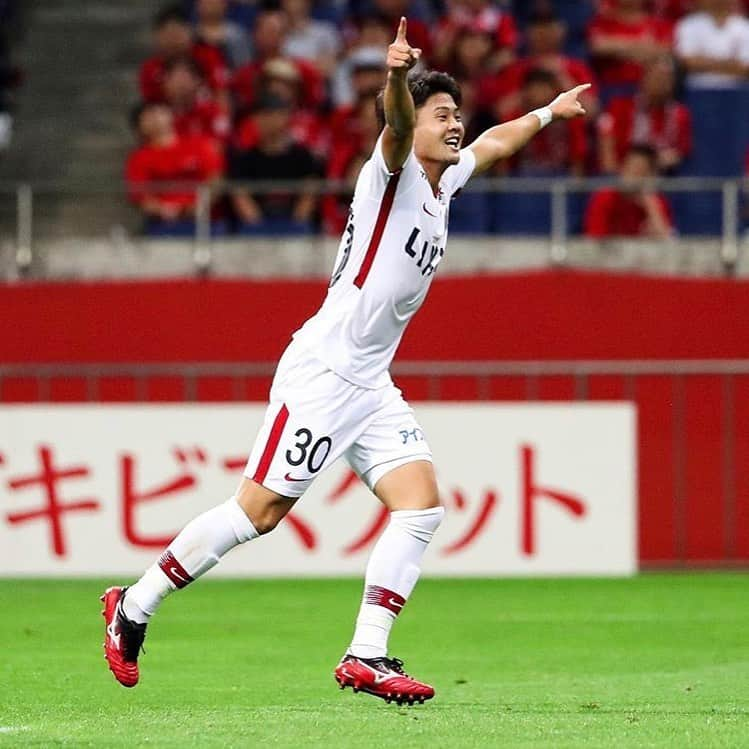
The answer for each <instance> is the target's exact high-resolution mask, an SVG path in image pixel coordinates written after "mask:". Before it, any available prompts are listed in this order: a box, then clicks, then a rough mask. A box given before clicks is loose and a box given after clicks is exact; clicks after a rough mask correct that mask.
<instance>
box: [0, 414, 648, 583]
mask: <svg viewBox="0 0 749 749" xmlns="http://www.w3.org/2000/svg"><path fill="white" fill-rule="evenodd" d="M415 407H416V412H417V416H418V418H419V421H420V422H421V425H422V426H423V428H424V431H425V432H426V435H427V438H428V440H429V443H430V445H431V448H432V451H433V454H434V460H435V465H436V469H437V477H438V481H439V484H440V491H441V494H442V498H443V502H444V504H445V506H446V508H447V515H446V519H445V522H444V523H443V524H442V526H441V527H440V529H439V531H438V532H437V534H436V536H435V539H434V541H433V543H432V545H431V547H430V549H429V550H428V552H427V554H426V557H425V562H424V572H425V574H435V575H539V574H544V575H567V574H585V575H587V574H592V575H604V574H605V575H625V574H631V573H633V572H634V571H635V569H636V566H637V538H636V518H637V507H636V500H635V495H636V458H635V454H636V453H635V431H636V426H635V410H634V407H633V406H632V405H631V404H627V403H588V404H577V403H576V404H563V403H541V404H532V405H526V404H467V403H465V404H461V403H454V404H449V405H448V404H431V403H429V404H426V403H425V404H416V406H415ZM264 409H265V407H264V406H262V405H249V404H242V405H236V404H231V405H214V404H210V405H208V404H206V405H183V404H180V405H174V406H171V405H153V406H141V405H137V406H134V405H130V404H128V405H122V406H117V405H97V406H79V405H76V406H64V405H50V406H37V405H33V406H8V407H0V574H1V575H3V576H6V577H7V576H13V575H40V576H41V575H45V576H46V575H54V576H76V575H97V576H105V577H113V578H114V579H121V577H122V576H132V575H134V574H136V573H140V572H141V571H142V570H143V569H145V568H146V567H147V566H148V565H149V564H151V562H152V561H153V560H154V559H155V558H156V557H157V556H158V554H159V553H160V552H161V550H162V549H163V547H164V546H166V545H167V544H168V542H169V541H170V540H171V538H172V537H173V536H174V535H175V534H176V533H177V532H178V531H179V529H180V528H181V527H182V526H183V525H184V524H185V523H186V522H187V521H188V520H190V519H191V518H192V517H193V516H194V515H195V514H197V513H198V512H201V511H202V510H205V509H208V508H209V507H212V506H213V505H215V504H217V503H219V502H222V501H224V500H225V499H227V498H228V497H230V496H231V495H232V494H233V493H234V491H235V488H236V486H237V484H238V481H239V479H240V477H241V474H242V470H243V468H244V464H245V461H246V458H247V455H248V453H249V449H250V447H251V445H252V442H253V439H254V436H255V433H256V431H257V429H258V428H259V427H260V424H261V423H262V418H263V413H264ZM386 523H387V512H386V511H385V510H384V508H382V506H381V505H380V504H379V503H378V502H377V500H376V499H375V498H374V497H373V496H372V495H371V494H370V493H369V491H368V490H367V489H366V488H365V487H364V485H363V484H362V483H361V482H360V481H359V479H358V478H357V477H356V475H355V474H353V473H352V472H351V470H350V469H349V467H348V466H347V465H346V464H345V463H344V462H342V461H339V462H338V463H335V464H334V465H332V466H330V467H329V468H328V469H327V470H326V471H324V472H322V473H321V475H320V476H319V478H318V479H317V481H316V482H315V483H314V485H313V486H312V488H311V489H310V490H309V492H308V493H307V494H306V495H305V496H304V497H303V498H302V500H301V501H300V502H298V503H297V505H296V506H295V508H294V510H293V511H292V512H291V513H290V515H289V516H288V517H287V519H286V520H285V521H284V522H283V523H282V524H281V525H280V526H279V528H277V529H276V530H275V531H274V532H273V533H271V534H269V535H268V536H265V537H263V538H261V539H259V540H257V541H254V542H252V543H251V544H249V545H245V546H243V547H240V548H238V549H235V550H234V551H232V552H230V553H229V554H228V555H227V557H226V558H225V559H224V560H223V561H222V563H221V564H220V565H219V566H218V567H217V568H216V570H214V572H213V573H211V574H215V575H222V574H223V575H247V576H271V575H285V576H301V575H310V576H311V575H351V574H358V573H361V572H362V571H363V570H364V567H365V564H366V559H367V556H368V554H369V551H370V550H371V548H372V545H373V544H374V542H375V541H376V539H377V537H378V535H379V533H380V531H381V530H382V528H383V527H384V525H385V524H386Z"/></svg>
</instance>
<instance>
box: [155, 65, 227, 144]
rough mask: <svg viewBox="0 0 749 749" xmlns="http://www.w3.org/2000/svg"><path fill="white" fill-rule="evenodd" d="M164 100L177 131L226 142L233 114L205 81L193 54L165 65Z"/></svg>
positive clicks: (182, 134)
mask: <svg viewBox="0 0 749 749" xmlns="http://www.w3.org/2000/svg"><path fill="white" fill-rule="evenodd" d="M163 90H164V100H165V103H166V104H167V105H168V106H169V108H170V109H171V110H172V115H173V116H174V128H175V130H176V131H177V135H179V136H180V137H183V138H188V137H192V136H196V135H204V136H209V137H211V138H215V139H216V140H217V141H220V142H221V143H225V142H226V141H227V140H228V138H229V135H230V134H231V118H230V117H229V113H228V112H227V111H226V108H225V107H224V106H223V105H222V104H220V103H219V102H218V101H216V100H215V99H214V98H213V97H212V96H211V95H210V91H207V90H206V87H205V86H204V85H203V72H202V70H201V69H200V68H199V67H198V66H197V65H196V64H195V61H194V60H193V59H192V58H191V57H183V58H180V59H177V60H171V61H170V62H169V63H167V65H166V66H165V68H164V84H163Z"/></svg>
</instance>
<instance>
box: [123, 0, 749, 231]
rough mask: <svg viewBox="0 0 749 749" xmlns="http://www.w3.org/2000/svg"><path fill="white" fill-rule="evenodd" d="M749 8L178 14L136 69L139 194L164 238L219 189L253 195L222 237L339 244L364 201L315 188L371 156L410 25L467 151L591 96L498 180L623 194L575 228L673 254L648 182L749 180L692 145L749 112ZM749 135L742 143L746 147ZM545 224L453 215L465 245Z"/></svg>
mask: <svg viewBox="0 0 749 749" xmlns="http://www.w3.org/2000/svg"><path fill="white" fill-rule="evenodd" d="M748 9H749V0H747V2H744V0H597V1H596V0H579V1H575V2H571V1H570V0H557V1H556V2H554V1H553V0H536V1H535V2H534V1H533V0H527V1H523V2H520V1H519V0H515V2H509V0H508V1H507V2H492V0H444V1H442V0H322V1H321V2H316V1H315V0H277V1H276V2H273V3H272V4H267V5H266V4H262V3H255V2H241V1H240V0H234V1H233V2H232V1H230V0H194V2H188V3H178V4H176V5H171V6H168V7H165V8H163V9H161V10H160V11H159V12H158V14H157V15H156V17H155V19H154V23H153V42H152V44H153V51H152V56H151V57H149V58H148V59H147V60H145V61H144V62H143V64H142V67H141V69H140V77H139V85H140V95H141V98H142V102H141V103H140V104H139V105H138V106H137V108H136V109H135V110H134V112H133V118H132V122H133V127H134V130H135V133H136V137H137V141H138V144H137V146H136V147H135V148H134V150H133V151H132V153H131V154H130V156H129V159H128V162H127V166H126V178H127V183H128V189H129V194H130V196H131V199H132V200H133V201H134V202H135V203H136V204H137V205H138V206H139V207H140V209H141V210H142V212H143V214H144V218H145V221H146V229H147V231H148V232H149V233H151V234H188V233H192V232H193V231H194V217H195V211H196V192H195V190H194V189H190V188H189V185H187V184H183V185H179V184H175V185H174V187H173V188H172V187H170V186H169V184H168V183H192V182H198V183H211V182H214V181H216V180H219V179H221V178H227V179H231V180H238V181H241V182H243V183H245V186H242V187H236V188H234V189H232V191H231V192H230V193H228V194H225V195H219V197H218V198H217V199H216V202H215V204H214V205H213V206H212V209H211V210H212V218H213V226H214V231H216V232H217V233H222V232H226V231H232V232H236V233H239V234H276V235H279V234H280V235H283V234H304V233H312V232H320V231H322V232H324V233H328V234H337V233H339V232H340V231H341V230H342V229H343V226H344V224H345V221H346V215H347V209H348V202H349V199H350V193H348V194H338V195H332V194H331V195H325V196H322V197H320V196H318V195H317V194H316V193H315V192H314V191H312V190H310V189H305V186H304V185H305V180H309V179H310V178H320V177H327V178H329V179H334V180H341V181H343V182H345V183H347V184H348V183H350V184H353V180H354V179H355V177H356V175H357V173H358V170H359V168H360V167H361V165H362V163H363V162H364V161H365V160H366V159H367V158H368V156H369V154H370V153H371V150H372V147H373V145H374V142H375V140H376V138H377V134H378V127H377V123H376V120H375V116H374V98H375V95H376V93H377V92H378V90H379V89H380V88H381V86H382V85H383V83H384V77H385V67H384V60H385V52H386V49H387V46H388V44H389V43H390V42H391V41H392V39H393V37H394V34H395V29H396V28H397V24H398V20H399V18H400V16H402V15H406V16H407V17H408V38H409V42H410V43H411V44H412V45H413V46H416V47H420V48H421V49H422V50H423V58H422V59H423V61H424V65H425V66H427V67H429V68H432V69H439V70H444V71H447V72H449V73H451V74H452V75H453V76H454V77H455V78H456V79H457V80H458V81H459V83H460V85H461V87H462V91H463V104H462V114H463V120H464V123H465V126H466V142H470V141H471V139H472V138H473V137H475V136H476V135H477V134H478V133H479V132H481V131H482V130H483V129H485V128H486V127H489V126H491V125H493V124H495V123H497V122H499V121H504V120H507V119H511V118H513V117H517V116H520V115H521V114H523V113H524V112H527V111H529V110H531V109H534V108H536V107H539V106H543V105H545V104H546V103H548V102H549V101H550V100H551V99H553V98H554V96H555V95H556V94H557V93H558V92H560V91H562V90H565V89H567V88H570V87H572V86H574V85H576V84H578V83H584V82H588V81H590V82H592V83H593V87H592V88H591V89H590V91H589V92H588V93H587V95H586V100H585V106H586V110H587V112H588V116H587V118H586V119H585V120H570V121H559V122H554V123H552V124H551V125H550V126H549V127H547V128H546V129H545V130H543V131H542V132H541V133H540V134H539V135H538V136H537V137H536V138H534V139H533V140H532V141H531V143H530V144H529V145H528V146H527V147H526V148H525V149H524V150H523V151H522V152H521V153H520V154H518V155H517V157H515V158H514V159H513V160H511V161H510V162H509V163H504V164H502V165H501V167H500V168H499V169H498V170H497V171H496V173H495V175H494V176H500V175H501V176H508V177H512V176H525V177H559V176H584V175H591V176H600V175H618V176H619V177H620V178H621V180H620V182H619V184H618V186H616V187H611V188H605V189H601V190H599V191H597V192H595V193H594V194H592V195H591V196H589V199H588V198H581V199H580V200H579V201H577V200H572V201H571V204H572V207H571V210H573V211H577V217H576V218H575V219H574V220H576V221H577V223H578V224H579V226H580V227H581V228H582V229H583V230H584V232H585V233H586V234H587V235H589V236H592V237H608V236H622V235H623V236H652V237H656V238H660V237H666V236H668V235H670V234H671V233H672V232H673V231H674V229H675V227H676V228H678V229H680V230H681V229H682V227H680V226H678V223H679V222H678V221H676V222H675V218H674V213H675V212H674V208H673V207H672V206H671V204H670V201H669V199H668V198H666V197H665V196H664V195H660V194H656V193H654V192H653V191H652V190H650V189H649V188H646V187H643V185H644V184H647V183H646V182H644V181H643V177H648V176H656V175H681V174H702V175H705V176H712V175H713V174H714V175H717V176H732V175H738V174H739V173H740V170H741V166H742V164H741V159H740V158H739V159H736V158H734V157H733V156H732V155H731V156H729V158H728V163H721V162H720V158H719V156H720V153H719V152H720V149H719V148H717V150H716V146H715V144H711V143H705V142H704V140H705V138H706V137H709V133H710V131H709V128H708V130H707V131H705V127H703V128H702V131H700V132H698V131H697V128H696V125H697V124H698V123H697V122H696V120H698V119H699V118H702V115H703V112H702V110H701V109H699V111H696V110H697V109H698V108H699V107H703V108H704V109H705V111H707V112H708V113H709V114H710V115H711V116H709V117H707V118H706V119H705V122H707V123H708V124H709V123H710V122H714V121H715V119H716V115H717V118H718V121H717V122H716V123H715V128H716V132H717V133H719V134H718V140H720V139H721V137H722V138H723V140H724V141H725V140H726V138H728V137H729V136H728V134H727V130H726V127H727V125H726V119H727V118H731V117H733V118H734V119H736V118H738V119H739V121H741V119H742V117H741V114H742V113H746V112H749V103H747V102H748V101H749V94H747V89H748V88H749V20H747V18H746V13H747V10H748ZM710 97H717V98H710ZM736 97H738V98H736ZM716 102H717V103H718V109H719V110H720V111H719V112H718V113H716V112H714V111H713V110H714V109H715V103H716ZM735 102H740V103H742V102H743V103H742V104H740V106H739V105H737V104H735ZM737 106H738V108H739V110H741V106H745V107H746V110H745V111H744V110H741V111H736V108H737ZM724 118H725V119H724ZM701 121H702V120H700V122H701ZM743 122H744V124H743V126H739V130H738V131H737V133H736V134H735V138H739V139H740V138H744V139H745V141H744V145H746V141H749V136H747V135H746V134H745V133H744V132H743V131H745V130H747V128H746V126H745V123H746V117H744V118H743ZM742 127H743V129H742ZM718 128H722V130H721V129H718ZM705 132H707V135H705ZM720 133H723V136H721V135H720ZM701 134H702V135H701ZM700 135H701V138H702V139H700ZM735 138H734V139H735ZM733 145H735V144H733ZM700 147H701V148H702V151H700ZM742 148H743V146H742ZM735 150H736V149H735V148H734V149H733V153H735ZM713 151H714V153H715V154H717V157H716V158H713V156H711V155H710V154H711V153H713ZM702 152H704V153H706V154H707V160H706V159H705V158H702V157H700V155H699V154H700V153H702ZM695 153H696V154H697V155H696V156H695ZM725 161H726V159H725V158H724V159H723V162H725ZM734 162H735V163H734ZM748 166H749V163H748ZM255 180H263V181H266V180H285V181H288V180H293V181H298V182H299V189H298V190H294V191H292V192H289V191H283V190H279V191H275V192H270V193H268V192H263V191H253V190H252V189H251V186H249V187H248V186H246V183H247V182H252V181H255ZM159 183H163V185H164V186H163V187H160V188H159V187H158V184H159ZM154 186H157V187H156V189H154ZM217 192H219V193H220V192H221V191H217ZM680 197H681V199H682V204H683V205H684V204H685V201H684V199H683V196H679V195H675V196H674V202H676V203H677V206H676V213H677V214H678V212H679V205H678V201H679V198H680ZM543 200H546V204H544V203H543ZM687 202H688V201H687ZM544 212H545V213H546V220H547V221H548V198H541V199H539V200H529V199H528V197H527V196H522V195H521V196H519V195H513V194H505V193H500V194H495V195H492V194H479V193H475V192H474V193H467V194H465V195H464V196H462V197H461V198H460V199H459V200H457V201H455V205H454V208H453V211H452V213H451V226H452V228H453V229H454V230H456V231H467V232H485V231H492V230H501V228H502V227H501V225H502V224H503V223H504V224H505V225H506V224H507V221H508V217H510V218H509V220H510V223H512V222H514V224H513V225H514V226H519V224H518V222H520V225H521V224H522V221H523V216H525V218H526V220H527V223H528V225H529V226H531V227H537V226H538V225H539V223H541V224H543V223H544V222H543V221H540V220H539V219H540V215H539V214H542V215H543V214H544ZM682 212H684V211H682Z"/></svg>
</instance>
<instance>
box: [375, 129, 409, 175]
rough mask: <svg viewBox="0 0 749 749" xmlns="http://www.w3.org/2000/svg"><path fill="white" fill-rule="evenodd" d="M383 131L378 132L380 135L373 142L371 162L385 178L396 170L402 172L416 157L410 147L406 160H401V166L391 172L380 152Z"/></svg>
mask: <svg viewBox="0 0 749 749" xmlns="http://www.w3.org/2000/svg"><path fill="white" fill-rule="evenodd" d="M384 132H385V131H384V130H383V131H382V132H381V133H380V137H379V138H378V139H377V143H375V147H374V151H372V164H373V166H374V167H375V169H376V170H377V171H378V172H380V173H382V174H383V175H384V176H385V177H386V178H387V177H391V176H392V175H393V174H397V173H398V172H404V171H405V170H406V169H407V168H408V167H409V166H410V165H411V163H412V162H414V161H415V160H416V157H415V156H414V150H413V148H412V149H411V153H409V154H408V156H407V157H406V160H405V161H404V162H403V166H402V167H401V168H400V169H398V170H396V171H395V172H391V171H390V169H388V165H387V164H386V163H385V155H384V154H383V152H382V138H383V134H384Z"/></svg>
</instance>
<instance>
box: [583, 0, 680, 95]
mask: <svg viewBox="0 0 749 749" xmlns="http://www.w3.org/2000/svg"><path fill="white" fill-rule="evenodd" d="M672 31H673V28H672V24H671V23H670V22H668V21H666V20H663V19H660V18H656V17H655V16H652V15H649V14H648V13H647V12H646V11H645V0H616V4H615V5H614V6H612V8H611V9H610V10H609V11H608V12H600V13H598V15H596V16H595V17H594V18H593V20H592V21H591V22H590V24H589V26H588V44H589V48H590V53H591V56H592V58H593V67H594V70H595V72H596V74H597V76H598V80H599V82H600V84H601V86H602V87H603V88H606V89H607V90H612V89H613V90H615V91H618V92H619V93H624V92H625V91H630V92H631V91H633V90H634V87H635V86H636V85H637V84H638V83H639V82H640V80H641V79H642V75H643V72H644V69H643V65H644V64H645V63H648V62H650V61H651V60H653V59H654V58H656V57H658V56H660V55H661V54H663V53H664V52H667V51H669V50H670V49H671V42H672Z"/></svg>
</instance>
